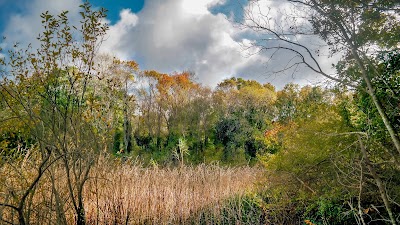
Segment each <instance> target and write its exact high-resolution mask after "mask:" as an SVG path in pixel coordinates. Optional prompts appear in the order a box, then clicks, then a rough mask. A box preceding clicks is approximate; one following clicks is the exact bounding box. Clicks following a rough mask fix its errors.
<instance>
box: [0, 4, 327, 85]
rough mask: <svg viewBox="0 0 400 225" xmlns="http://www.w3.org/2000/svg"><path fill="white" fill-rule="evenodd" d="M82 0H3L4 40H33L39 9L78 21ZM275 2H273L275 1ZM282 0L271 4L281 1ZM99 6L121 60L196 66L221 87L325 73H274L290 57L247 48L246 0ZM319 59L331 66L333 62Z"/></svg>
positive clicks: (309, 78)
mask: <svg viewBox="0 0 400 225" xmlns="http://www.w3.org/2000/svg"><path fill="white" fill-rule="evenodd" d="M82 2H83V1H82V0H0V33H1V35H2V36H5V37H7V39H6V41H3V42H2V43H0V47H3V48H4V47H6V46H7V45H10V44H11V43H14V42H19V43H23V44H24V43H25V44H26V43H31V42H35V40H36V37H37V35H38V32H39V31H40V29H41V24H40V21H41V19H40V14H41V13H42V12H45V11H49V12H50V13H55V14H56V13H60V12H61V11H63V10H68V11H69V16H70V18H71V21H72V22H73V23H77V22H78V21H79V5H80V4H82ZM272 2H273V1H272ZM279 2H280V1H279V0H277V1H276V2H275V3H268V4H269V5H268V6H267V7H269V8H271V7H272V8H273V7H277V8H279V7H283V5H282V4H281V3H279ZM90 3H91V4H92V5H93V6H94V7H97V8H99V7H104V8H106V9H108V13H107V22H108V23H109V25H110V30H109V31H108V33H107V35H106V40H105V41H104V43H103V44H102V47H101V51H102V52H104V53H107V54H111V55H113V56H116V57H118V58H121V59H123V60H135V61H136V62H138V63H139V66H140V69H142V70H157V71H159V72H162V73H173V72H180V71H187V70H189V71H192V72H194V73H195V74H196V81H198V82H200V83H203V84H204V85H207V86H211V87H215V85H217V84H218V83H219V82H221V81H222V80H223V79H226V78H230V77H233V76H235V77H242V78H245V79H254V80H257V81H259V82H261V83H267V82H269V83H272V84H273V85H275V86H276V87H277V88H278V89H280V88H282V87H283V86H284V85H285V84H287V83H290V82H295V83H298V84H300V85H307V84H312V85H315V84H320V83H321V82H323V79H322V77H321V76H320V75H317V74H314V73H312V72H311V71H310V70H307V69H304V68H299V69H298V71H297V72H296V73H292V71H288V72H284V73H279V74H275V73H273V71H276V70H279V68H280V67H282V66H284V65H285V63H287V61H288V59H290V56H289V55H285V53H280V54H279V55H277V56H275V57H274V58H271V54H268V53H257V50H258V49H248V48H246V46H248V45H249V44H251V43H254V41H256V39H257V38H260V37H259V35H257V34H255V33H252V32H250V31H248V30H244V29H241V28H240V27H238V26H237V24H236V23H235V22H238V21H239V22H240V21H241V20H242V19H243V13H244V10H249V8H248V3H247V0H91V1H90ZM321 64H322V65H323V66H324V67H325V68H326V69H327V70H331V68H330V65H331V63H330V62H329V61H322V62H321Z"/></svg>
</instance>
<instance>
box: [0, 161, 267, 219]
mask: <svg viewBox="0 0 400 225" xmlns="http://www.w3.org/2000/svg"><path fill="white" fill-rule="evenodd" d="M22 169H23V170H28V169H29V168H28V167H26V168H22ZM0 172H1V173H2V174H0V177H2V179H1V180H2V181H3V182H5V183H3V185H2V186H0V191H1V192H0V194H1V195H0V201H3V202H4V201H8V203H12V201H13V200H12V196H11V197H10V195H7V193H10V191H9V190H15V191H16V192H17V191H18V190H23V189H24V185H25V183H26V181H25V180H24V179H25V178H24V179H22V180H19V177H20V176H22V175H21V174H20V173H21V171H19V172H18V171H17V170H16V168H15V167H7V166H5V165H3V166H2V168H1V170H0ZM23 173H24V174H25V175H23V176H27V175H28V174H34V171H31V172H30V171H25V172H23ZM262 173H263V171H262V169H258V168H252V167H237V168H229V167H221V166H218V165H199V166H182V167H174V168H158V167H156V166H154V167H150V168H145V167H143V166H141V165H140V163H135V162H121V161H120V160H111V159H107V158H101V159H100V160H99V162H98V163H97V164H96V165H95V166H94V167H93V169H92V172H91V174H90V179H89V180H88V181H87V183H86V186H85V190H84V203H85V211H86V218H87V223H88V224H216V223H220V224H223V223H224V222H221V221H226V220H224V218H220V217H226V216H228V217H232V216H233V217H235V218H237V219H234V220H236V222H233V223H236V224H241V222H240V218H241V217H242V216H241V215H239V214H241V213H242V212H243V210H242V202H241V201H240V198H241V196H243V195H244V194H245V193H247V192H248V191H251V190H253V189H254V188H256V183H257V181H259V180H260V179H262V177H263V176H262ZM7 177H9V178H10V179H12V180H10V179H8V178H7ZM9 182H12V183H9ZM4 184H7V185H4ZM11 186H14V187H11ZM234 196H235V198H234V199H235V200H234V201H230V202H229V203H228V202H227V200H226V199H229V198H232V197H234ZM238 199H239V200H238ZM228 214H229V215H228ZM0 219H6V220H7V221H9V222H12V223H13V222H14V223H15V224H17V221H16V217H15V213H14V212H12V210H10V209H9V208H5V207H1V206H0ZM29 221H30V224H74V223H75V218H74V213H73V208H72V204H71V200H70V198H69V196H68V190H67V184H66V177H65V175H64V172H63V170H62V168H58V167H57V166H56V165H55V166H54V167H53V168H51V169H50V170H49V171H48V172H47V173H46V174H45V176H44V177H43V179H42V180H41V182H40V183H39V184H38V186H37V188H36V189H35V193H34V195H32V198H31V199H30V202H29ZM217 221H220V222H217ZM3 222H4V221H3ZM225 223H226V222H225ZM230 223H232V222H229V223H228V224H230ZM0 224H2V222H0ZM248 224H252V223H248Z"/></svg>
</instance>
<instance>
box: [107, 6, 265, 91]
mask: <svg viewBox="0 0 400 225" xmlns="http://www.w3.org/2000/svg"><path fill="white" fill-rule="evenodd" d="M217 3H218V1H216V0H198V1H188V0H164V1H161V0H149V1H146V4H145V7H144V8H143V10H142V11H141V12H139V13H138V14H133V13H131V12H129V11H123V12H125V13H121V15H120V17H121V19H120V21H119V22H118V23H117V24H115V25H114V26H111V29H110V32H109V39H108V40H107V41H106V42H105V43H104V48H105V49H107V50H108V51H110V50H111V52H112V53H113V54H115V55H116V56H118V57H123V58H129V57H132V58H133V59H135V60H137V61H138V62H139V63H140V65H141V67H142V68H143V69H155V70H159V71H161V72H173V71H182V70H191V71H194V72H195V73H196V75H197V77H198V81H200V82H202V83H205V84H207V85H212V86H213V85H215V84H217V83H218V82H220V81H221V80H222V79H223V78H228V77H231V76H234V75H238V74H237V72H238V71H239V69H241V68H245V67H249V66H251V64H253V63H255V62H257V63H258V62H259V61H266V58H265V57H264V56H261V55H259V56H254V57H252V58H246V57H244V54H243V49H242V47H241V42H242V41H243V40H235V36H236V35H237V34H238V33H240V32H241V31H240V30H238V29H237V28H234V27H233V26H232V24H231V23H230V22H229V21H228V20H227V19H226V17H225V16H224V15H222V14H217V15H214V14H211V13H210V12H209V11H208V8H209V7H210V6H212V5H214V4H217ZM128 18H131V19H128ZM131 20H132V21H133V20H135V21H136V22H135V23H130V24H131V26H125V25H124V24H126V23H128V21H131ZM121 26H124V27H125V28H127V29H126V30H125V31H123V32H121V31H120V29H119V27H121Z"/></svg>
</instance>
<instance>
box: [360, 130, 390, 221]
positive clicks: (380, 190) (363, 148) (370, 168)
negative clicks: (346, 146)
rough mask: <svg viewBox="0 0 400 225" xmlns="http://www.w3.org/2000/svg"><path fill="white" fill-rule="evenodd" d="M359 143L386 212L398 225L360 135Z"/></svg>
mask: <svg viewBox="0 0 400 225" xmlns="http://www.w3.org/2000/svg"><path fill="white" fill-rule="evenodd" d="M358 141H359V143H360V148H361V153H362V155H363V157H364V159H365V164H366V166H367V168H368V171H369V172H370V173H371V175H372V177H373V178H374V180H375V183H376V186H378V190H379V194H380V195H381V198H382V200H383V203H384V204H385V208H386V211H387V212H388V214H389V218H390V222H391V224H392V225H396V220H395V218H394V216H393V212H392V210H391V208H390V203H389V199H388V196H387V193H386V190H385V187H384V185H383V182H382V180H381V178H380V177H379V176H378V174H377V173H376V171H375V169H374V168H373V167H372V164H371V161H369V157H368V153H367V150H366V149H365V146H364V143H363V142H362V139H361V136H360V135H358Z"/></svg>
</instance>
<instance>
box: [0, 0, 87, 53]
mask: <svg viewBox="0 0 400 225" xmlns="http://www.w3.org/2000/svg"><path fill="white" fill-rule="evenodd" d="M24 3H25V4H26V5H24V6H23V7H22V8H23V9H24V12H23V13H21V14H15V15H12V16H11V18H10V21H9V23H8V24H7V26H6V28H5V30H4V32H3V36H6V37H7V39H6V41H7V42H8V44H11V43H16V42H18V43H20V44H23V45H26V44H29V43H32V45H33V47H37V44H38V42H37V41H36V37H37V36H38V34H39V33H40V31H42V24H41V21H42V19H41V18H40V15H41V14H42V13H43V12H45V11H49V13H50V14H53V15H57V14H59V13H61V12H62V11H65V10H67V11H69V16H70V18H71V22H72V23H73V24H76V23H77V22H78V21H79V18H80V17H79V14H78V12H79V5H81V4H82V1H81V0H57V1H48V0H34V1H26V2H24Z"/></svg>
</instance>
